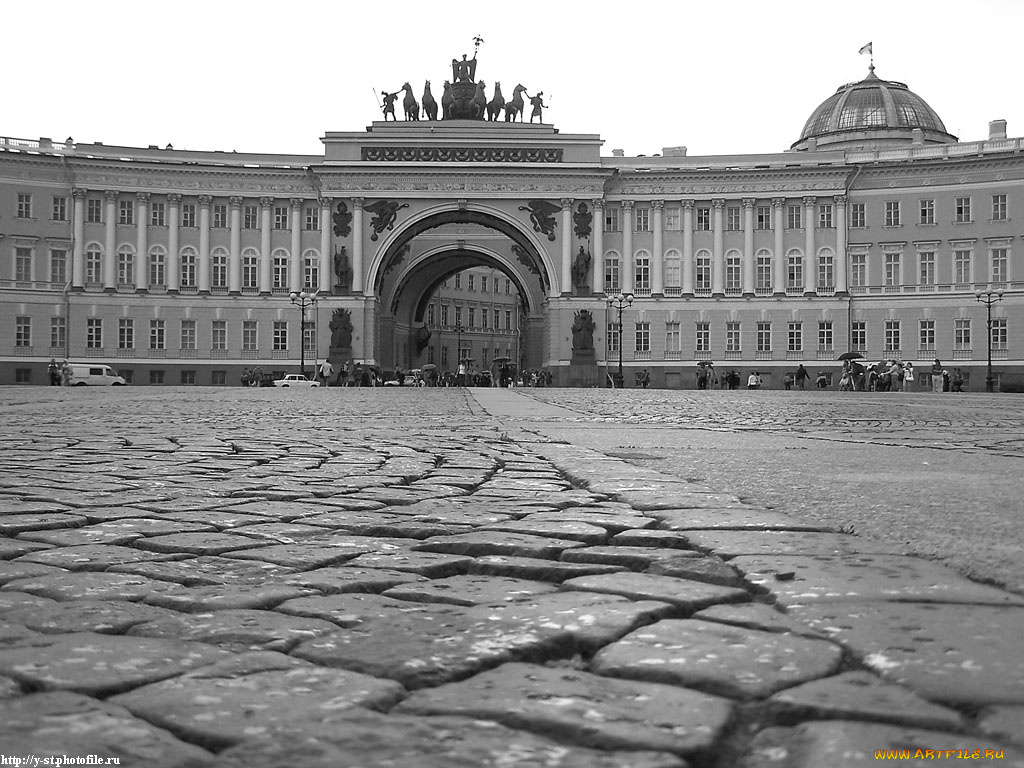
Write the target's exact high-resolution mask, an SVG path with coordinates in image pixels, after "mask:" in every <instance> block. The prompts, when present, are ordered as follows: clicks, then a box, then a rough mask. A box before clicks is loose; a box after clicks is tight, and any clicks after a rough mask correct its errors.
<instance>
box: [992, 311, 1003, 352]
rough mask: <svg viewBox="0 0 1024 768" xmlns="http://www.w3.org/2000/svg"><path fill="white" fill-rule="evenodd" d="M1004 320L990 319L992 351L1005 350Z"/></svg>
mask: <svg viewBox="0 0 1024 768" xmlns="http://www.w3.org/2000/svg"><path fill="white" fill-rule="evenodd" d="M1006 341H1007V335H1006V318H1005V317H993V318H992V349H1000V350H1005V349H1006Z"/></svg>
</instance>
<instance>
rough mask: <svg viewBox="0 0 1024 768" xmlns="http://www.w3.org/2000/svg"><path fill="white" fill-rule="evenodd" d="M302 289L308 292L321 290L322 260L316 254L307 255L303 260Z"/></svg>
mask: <svg viewBox="0 0 1024 768" xmlns="http://www.w3.org/2000/svg"><path fill="white" fill-rule="evenodd" d="M302 287H303V289H304V290H307V291H315V290H317V289H319V288H320V259H319V258H318V257H317V255H316V254H315V253H307V254H306V258H304V259H303V260H302Z"/></svg>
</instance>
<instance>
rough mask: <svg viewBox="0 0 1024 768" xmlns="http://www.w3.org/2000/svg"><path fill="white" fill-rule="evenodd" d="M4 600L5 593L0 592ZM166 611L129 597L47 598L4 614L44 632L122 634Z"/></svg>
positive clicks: (157, 617) (10, 619)
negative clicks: (129, 599)
mask: <svg viewBox="0 0 1024 768" xmlns="http://www.w3.org/2000/svg"><path fill="white" fill-rule="evenodd" d="M2 601H3V593H2V592H0V602H2ZM167 614H168V611H166V610H164V609H163V608H156V607H154V606H152V605H143V604H142V603H132V602H128V601H127V600H76V601H73V602H56V601H51V600H47V601H46V602H45V603H42V604H39V605H25V606H22V607H20V608H15V609H12V610H10V611H7V612H5V613H4V615H3V618H4V620H5V621H14V622H17V623H19V624H24V625H25V626H26V627H28V628H29V629H31V630H33V631H35V632H41V633H44V634H62V633H69V632H99V633H101V634H105V635H120V634H124V632H125V631H126V630H127V629H128V628H129V627H132V626H134V625H136V624H141V623H143V622H146V621H154V620H157V619H160V618H163V617H165V616H167Z"/></svg>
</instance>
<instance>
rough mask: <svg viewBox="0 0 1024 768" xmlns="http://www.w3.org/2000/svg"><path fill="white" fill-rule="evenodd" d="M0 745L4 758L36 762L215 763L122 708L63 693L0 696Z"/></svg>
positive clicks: (165, 766) (198, 767)
mask: <svg viewBox="0 0 1024 768" xmlns="http://www.w3.org/2000/svg"><path fill="white" fill-rule="evenodd" d="M0 744H3V749H4V752H5V754H7V755H8V756H10V755H19V756H25V755H33V756H34V757H36V758H39V759H40V761H42V760H44V759H48V758H50V759H52V758H63V757H64V756H65V755H68V756H75V757H81V758H83V759H84V758H86V757H87V756H89V755H96V756H98V757H100V758H103V759H106V758H111V759H116V760H118V761H119V764H120V765H127V766H133V765H159V766H161V768H204V767H205V766H211V765H213V763H214V756H213V755H212V754H210V753H209V752H206V751H205V750H203V749H200V748H199V747H197V746H195V745H194V744H188V743H186V742H184V741H180V740H179V739H177V738H175V737H174V736H172V735H171V734H170V733H168V732H167V731H164V730H161V729H160V728H157V727H154V726H153V725H151V724H150V723H148V722H146V721H145V720H142V719H140V718H137V717H135V716H134V715H132V714H131V713H130V712H129V711H128V710H127V709H124V708H123V707H119V706H115V705H113V704H110V703H109V702H102V701H97V700H96V699H93V698H90V697H88V696H83V695H81V694H78V693H69V692H67V691H54V692H50V693H33V694H31V695H28V696H22V697H20V698H11V699H4V698H3V697H0ZM51 764H53V765H57V764H58V763H56V762H53V763H51ZM27 765H31V763H27Z"/></svg>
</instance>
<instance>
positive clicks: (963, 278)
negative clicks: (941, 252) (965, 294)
mask: <svg viewBox="0 0 1024 768" xmlns="http://www.w3.org/2000/svg"><path fill="white" fill-rule="evenodd" d="M953 282H954V283H957V284H958V285H966V284H967V283H969V282H971V252H970V251H968V250H958V251H953Z"/></svg>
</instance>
